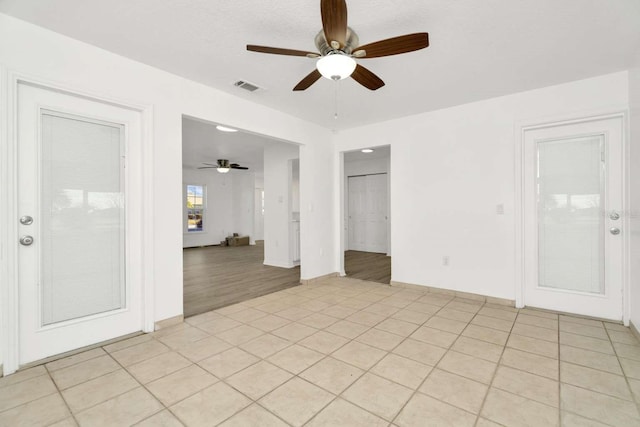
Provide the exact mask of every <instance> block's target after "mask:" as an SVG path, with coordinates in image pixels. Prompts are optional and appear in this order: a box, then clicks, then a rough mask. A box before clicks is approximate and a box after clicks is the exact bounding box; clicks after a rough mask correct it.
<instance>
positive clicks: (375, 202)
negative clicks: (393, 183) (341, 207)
mask: <svg viewBox="0 0 640 427" xmlns="http://www.w3.org/2000/svg"><path fill="white" fill-rule="evenodd" d="M387 197H388V196H387V174H378V175H367V231H366V233H367V250H368V251H369V252H383V253H387V215H388V213H387V208H388V202H387Z"/></svg>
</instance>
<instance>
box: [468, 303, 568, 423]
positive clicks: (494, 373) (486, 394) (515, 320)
mask: <svg viewBox="0 0 640 427" xmlns="http://www.w3.org/2000/svg"><path fill="white" fill-rule="evenodd" d="M519 315H520V311H519V310H518V312H517V313H516V317H515V319H513V324H512V325H511V329H510V330H509V332H508V335H507V339H506V340H505V342H504V346H503V347H502V352H501V353H500V358H499V359H498V361H497V362H496V367H495V369H494V371H493V375H492V376H491V381H490V382H489V385H488V387H487V392H486V393H485V395H484V398H483V399H482V403H481V404H480V408H479V409H478V417H477V418H476V422H475V425H476V426H477V425H478V421H479V420H480V417H481V416H482V410H483V409H484V405H485V403H486V402H487V397H488V396H489V393H490V392H491V388H492V387H493V382H494V381H495V379H496V375H497V373H498V369H499V368H500V362H501V361H502V358H503V356H504V352H505V351H506V349H507V343H508V342H509V338H510V337H511V331H513V328H514V327H515V325H516V322H517V321H518V316H519ZM521 397H524V396H521ZM558 412H560V411H558ZM488 419H489V418H488Z"/></svg>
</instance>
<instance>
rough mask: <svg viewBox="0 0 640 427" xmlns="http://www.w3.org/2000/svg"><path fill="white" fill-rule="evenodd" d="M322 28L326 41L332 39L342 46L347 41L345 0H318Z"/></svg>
mask: <svg viewBox="0 0 640 427" xmlns="http://www.w3.org/2000/svg"><path fill="white" fill-rule="evenodd" d="M320 13H321V14H322V29H323V31H324V37H325V38H326V39H327V43H328V44H329V45H331V42H332V41H336V42H338V43H340V48H342V47H344V45H345V43H346V41H347V3H346V2H345V0H320Z"/></svg>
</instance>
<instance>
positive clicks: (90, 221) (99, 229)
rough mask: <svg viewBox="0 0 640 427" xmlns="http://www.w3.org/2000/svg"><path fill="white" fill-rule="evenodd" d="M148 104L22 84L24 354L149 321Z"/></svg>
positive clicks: (29, 357) (42, 353) (68, 346)
mask: <svg viewBox="0 0 640 427" xmlns="http://www.w3.org/2000/svg"><path fill="white" fill-rule="evenodd" d="M140 131H141V130H140V113H139V112H134V111H132V110H128V109H124V108H120V107H116V106H114V105H109V104H104V103H100V102H97V101H92V100H88V99H85V98H80V97H75V96H71V95H67V94H63V93H59V92H54V91H50V90H46V89H42V88H37V87H33V86H30V85H26V84H20V85H19V86H18V138H19V140H18V159H19V160H18V184H17V185H18V188H17V190H18V191H17V195H18V218H16V222H17V223H18V229H19V234H20V236H21V238H20V242H16V244H18V247H19V249H18V274H19V301H20V302H19V322H20V325H19V342H20V344H19V354H20V357H19V363H20V364H21V365H22V364H25V363H29V362H32V361H35V360H39V359H43V358H45V357H49V356H52V355H55V354H59V353H63V352H66V351H69V350H73V349H77V348H80V347H84V346H87V345H90V344H94V343H97V342H100V341H104V340H108V339H111V338H115V337H118V336H122V335H126V334H128V333H132V332H136V331H140V330H141V329H142V315H141V313H142V310H141V297H140V274H139V269H140V267H139V266H140V262H139V261H140V251H139V246H138V245H136V244H135V242H139V241H140V239H139V233H140V230H139V228H140V217H139V212H140V210H139V206H140V203H139V201H136V200H132V198H131V194H133V191H130V190H132V189H133V188H137V186H138V185H139V177H137V176H136V175H135V172H134V171H130V170H129V169H125V161H126V160H128V159H126V155H129V154H130V155H132V156H134V157H135V156H138V155H139V150H140V148H139V146H140Z"/></svg>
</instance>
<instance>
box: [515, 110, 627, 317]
mask: <svg viewBox="0 0 640 427" xmlns="http://www.w3.org/2000/svg"><path fill="white" fill-rule="evenodd" d="M606 119H619V120H620V121H621V123H622V157H623V159H622V165H623V166H622V167H623V170H622V199H623V200H622V218H621V224H620V225H621V227H622V229H623V230H625V232H624V233H622V236H621V237H622V251H623V254H622V270H623V271H622V320H623V323H624V325H625V326H628V325H629V318H630V305H629V295H630V289H629V286H630V276H629V274H630V271H629V266H630V265H631V264H630V262H631V260H630V253H631V252H630V242H631V240H630V238H629V233H627V232H626V230H627V229H628V225H629V218H628V217H629V200H630V193H629V192H630V185H629V183H630V174H629V170H630V164H629V162H630V156H629V142H628V141H629V120H628V109H627V108H626V107H621V108H617V109H607V110H598V111H591V112H586V113H582V114H572V115H565V116H556V117H548V118H546V119H542V120H523V121H517V122H516V124H515V128H514V133H515V135H514V136H515V138H514V140H515V142H516V144H515V147H514V181H515V200H514V220H515V221H514V222H515V239H514V254H515V257H514V260H515V268H514V272H515V276H514V283H515V300H516V307H517V308H523V307H525V305H526V301H525V297H524V296H525V286H526V277H525V269H524V265H525V259H524V257H525V253H526V251H525V249H526V245H527V244H529V243H528V242H526V241H525V229H524V224H525V210H524V203H525V198H524V196H525V194H526V192H525V190H526V189H525V176H524V171H525V167H524V166H525V161H526V159H525V146H524V144H525V133H526V132H529V131H533V130H538V129H545V128H552V127H557V126H564V125H572V124H580V123H588V122H594V121H600V120H606Z"/></svg>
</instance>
